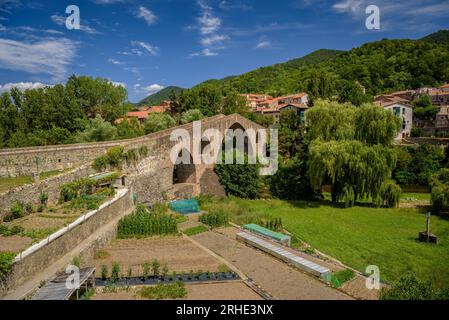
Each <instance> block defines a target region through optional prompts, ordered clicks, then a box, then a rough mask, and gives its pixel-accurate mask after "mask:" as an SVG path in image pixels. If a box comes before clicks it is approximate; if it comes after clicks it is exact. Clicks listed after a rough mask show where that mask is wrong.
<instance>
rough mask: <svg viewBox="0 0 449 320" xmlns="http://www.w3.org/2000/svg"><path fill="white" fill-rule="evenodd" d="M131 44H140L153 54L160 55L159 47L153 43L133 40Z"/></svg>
mask: <svg viewBox="0 0 449 320" xmlns="http://www.w3.org/2000/svg"><path fill="white" fill-rule="evenodd" d="M131 44H132V45H133V46H140V47H141V48H143V49H145V50H146V51H147V52H148V53H149V54H150V55H152V56H158V55H159V47H156V46H153V45H152V44H149V43H147V42H143V41H132V42H131Z"/></svg>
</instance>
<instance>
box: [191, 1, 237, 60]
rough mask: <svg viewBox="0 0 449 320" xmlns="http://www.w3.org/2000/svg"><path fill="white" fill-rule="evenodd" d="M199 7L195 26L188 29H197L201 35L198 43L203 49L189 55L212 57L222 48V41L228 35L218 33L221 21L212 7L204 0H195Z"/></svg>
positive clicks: (226, 38) (227, 37)
mask: <svg viewBox="0 0 449 320" xmlns="http://www.w3.org/2000/svg"><path fill="white" fill-rule="evenodd" d="M197 4H198V6H199V7H200V16H199V17H198V18H197V19H196V20H197V26H196V27H190V28H189V29H194V28H195V29H197V30H199V33H200V35H201V38H200V44H201V46H202V47H203V49H202V50H201V51H200V52H196V53H192V54H190V56H191V57H198V56H203V57H212V56H217V55H218V52H217V51H218V50H223V49H224V48H225V46H224V45H223V42H224V41H226V40H228V39H229V36H227V35H224V34H220V33H219V31H220V29H221V27H222V21H221V19H220V18H219V17H217V16H216V15H215V13H214V10H213V8H212V7H211V6H210V5H209V4H208V3H207V2H206V0H197Z"/></svg>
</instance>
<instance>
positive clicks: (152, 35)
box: [0, 0, 449, 102]
mask: <svg viewBox="0 0 449 320" xmlns="http://www.w3.org/2000/svg"><path fill="white" fill-rule="evenodd" d="M370 4H374V5H377V6H378V7H379V9H380V13H381V29H380V30H367V29H366V27H365V20H366V18H367V16H368V15H367V14H366V13H365V9H366V7H367V6H368V5H370ZM69 5H77V6H78V7H79V9H80V15H81V29H80V30H68V29H67V28H66V27H65V20H66V18H67V17H68V16H69V14H66V13H65V11H66V7H67V6H69ZM439 29H449V0H443V1H434V0H419V1H418V0H408V1H407V0H396V1H387V0H380V1H376V0H373V1H366V0H333V1H325V0H277V1H274V0H270V1H266V0H151V1H141V0H78V1H77V0H70V1H59V0H57V1H55V0H53V1H49V0H46V1H44V0H31V1H25V0H0V91H5V90H9V89H10V88H11V87H12V86H17V87H18V88H21V89H26V88H33V87H40V86H42V85H52V84H55V83H59V82H64V81H65V80H66V79H67V77H68V76H70V75H71V74H77V75H90V76H94V77H96V76H101V77H105V78H108V79H110V80H111V81H112V82H114V83H117V85H124V86H126V88H127V90H128V94H129V99H130V101H132V102H136V101H138V100H140V99H142V98H143V97H145V96H146V95H148V94H151V93H154V92H156V91H157V90H160V89H161V88H163V87H166V86H170V85H177V86H181V87H185V88H188V87H191V86H193V85H195V84H198V83H200V82H202V81H204V80H207V79H211V78H222V77H225V76H229V75H234V74H241V73H244V72H246V71H250V70H252V69H255V68H258V67H261V66H265V65H271V64H274V63H279V62H284V61H287V60H289V59H293V58H297V57H300V56H303V55H306V54H308V53H310V52H312V51H314V50H317V49H321V48H328V49H342V50H348V49H351V48H353V47H357V46H359V45H361V44H363V43H365V42H369V41H374V40H379V39H382V38H412V39H416V38H420V37H422V36H424V35H426V34H429V33H431V32H434V31H437V30H439Z"/></svg>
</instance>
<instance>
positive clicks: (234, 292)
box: [92, 281, 262, 300]
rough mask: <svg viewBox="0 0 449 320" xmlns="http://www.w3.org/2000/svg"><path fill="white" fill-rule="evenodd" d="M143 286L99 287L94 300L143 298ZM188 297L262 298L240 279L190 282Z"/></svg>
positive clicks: (188, 298) (201, 298) (189, 298)
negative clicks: (107, 290) (112, 290)
mask: <svg viewBox="0 0 449 320" xmlns="http://www.w3.org/2000/svg"><path fill="white" fill-rule="evenodd" d="M141 288H142V287H131V288H129V290H128V291H125V290H123V291H118V292H116V293H104V292H103V288H97V289H96V294H95V295H94V296H93V297H92V300H142V298H141V297H140V296H139V294H138V292H139V290H140V289H141ZM186 289H187V297H186V298H185V299H182V300H261V299H262V298H261V297H260V296H259V295H258V294H257V293H255V292H254V291H253V290H251V289H250V288H249V287H248V286H247V285H245V284H244V283H243V282H240V281H233V282H226V283H225V282H222V283H207V284H188V285H186Z"/></svg>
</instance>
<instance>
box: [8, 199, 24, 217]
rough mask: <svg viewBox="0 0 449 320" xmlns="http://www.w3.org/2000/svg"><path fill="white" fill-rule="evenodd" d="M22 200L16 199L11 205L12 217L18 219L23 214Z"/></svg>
mask: <svg viewBox="0 0 449 320" xmlns="http://www.w3.org/2000/svg"><path fill="white" fill-rule="evenodd" d="M23 207H24V206H23V202H20V201H16V202H15V203H14V204H13V206H12V207H11V215H12V217H13V219H19V218H22V217H24V216H25V214H24V208H23Z"/></svg>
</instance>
